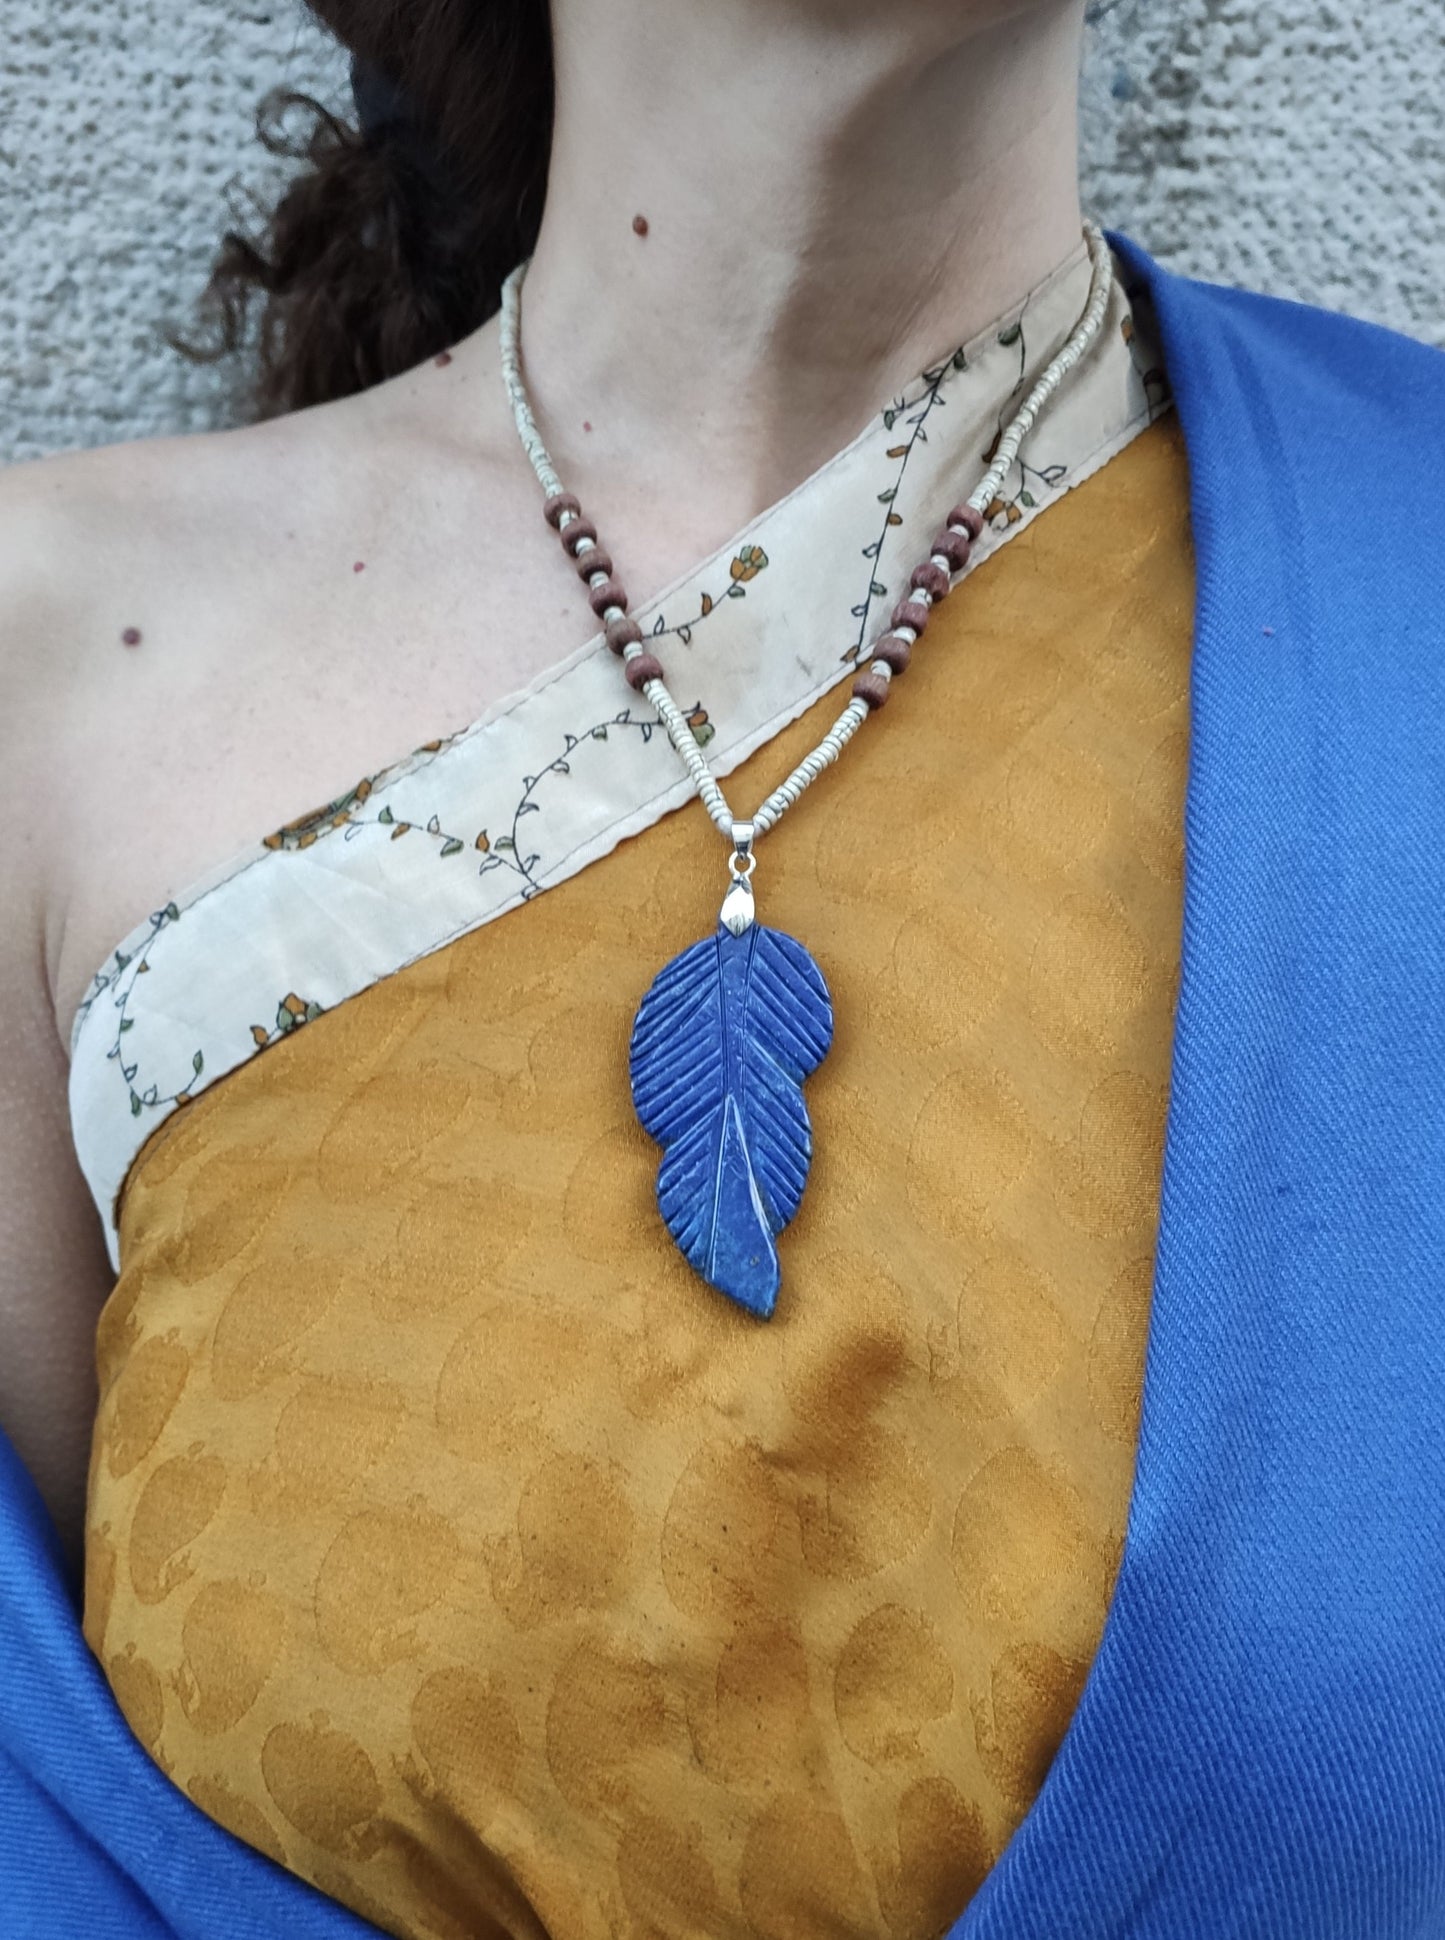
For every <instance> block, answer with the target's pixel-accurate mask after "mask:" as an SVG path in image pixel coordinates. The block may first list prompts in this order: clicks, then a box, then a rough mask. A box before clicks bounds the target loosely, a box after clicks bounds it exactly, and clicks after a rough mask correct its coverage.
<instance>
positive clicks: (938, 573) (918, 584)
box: [908, 546, 952, 600]
mask: <svg viewBox="0 0 1445 1940" xmlns="http://www.w3.org/2000/svg"><path fill="white" fill-rule="evenodd" d="M933 550H934V551H935V552H937V550H938V548H937V546H935V547H934V548H933ZM908 583H909V585H910V586H911V587H912V588H913V590H914V592H915V593H918V592H922V593H927V594H929V595H930V596H931V597H932V598H933V599H936V600H941V599H947V598H948V589H949V586H950V585H951V584H952V581H951V580H950V579H949V576H948V568H947V567H946V566H935V565H934V563H933V561H932V560H931V559H925V560H924V562H923V564H922V565H921V566H915V567H914V568H913V577H912V579H910V580H909V582H908Z"/></svg>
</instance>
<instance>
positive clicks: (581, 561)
mask: <svg viewBox="0 0 1445 1940" xmlns="http://www.w3.org/2000/svg"><path fill="white" fill-rule="evenodd" d="M576 563H577V576H578V578H579V579H590V578H591V577H592V575H593V573H606V574H607V575H608V576H609V578H610V577H611V573H612V554H611V553H610V552H609V551H608V550H607V548H606V546H589V547H588V548H587V550H586V552H579V553H578V555H577V562H576Z"/></svg>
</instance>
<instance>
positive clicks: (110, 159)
mask: <svg viewBox="0 0 1445 1940" xmlns="http://www.w3.org/2000/svg"><path fill="white" fill-rule="evenodd" d="M1091 13H1092V16H1093V18H1092V20H1091V24H1090V30H1089V43H1090V44H1089V56H1088V67H1087V72H1086V75H1085V84H1084V108H1085V115H1084V153H1085V174H1086V187H1087V194H1088V200H1089V204H1090V206H1091V208H1092V209H1093V210H1094V211H1095V212H1096V213H1097V214H1099V215H1100V216H1101V217H1102V218H1103V219H1104V220H1106V221H1108V222H1111V223H1115V224H1117V225H1119V226H1121V227H1124V228H1127V229H1128V230H1129V231H1130V232H1131V233H1132V234H1134V235H1135V236H1137V237H1138V238H1139V240H1140V241H1141V242H1144V243H1145V244H1146V245H1147V246H1149V247H1150V248H1151V249H1153V250H1154V252H1155V253H1156V254H1157V255H1159V256H1160V257H1161V258H1162V259H1163V260H1165V261H1166V262H1168V263H1170V264H1172V265H1174V266H1176V267H1178V268H1182V269H1187V270H1189V271H1192V272H1193V273H1195V274H1197V275H1202V276H1208V277H1212V278H1217V279H1220V280H1223V281H1228V282H1239V283H1246V284H1250V285H1253V286H1254V287H1256V288H1259V289H1267V290H1272V291H1275V292H1278V293H1280V294H1283V295H1289V296H1298V297H1302V298H1306V299H1308V300H1311V301H1315V302H1320V303H1325V304H1328V305H1330V306H1332V307H1335V308H1339V309H1347V310H1352V311H1354V312H1356V313H1357V314H1359V315H1362V316H1368V317H1373V318H1375V319H1377V320H1378V321H1380V322H1383V323H1389V324H1392V325H1394V326H1396V327H1397V328H1399V329H1403V330H1408V331H1411V332H1413V333H1414V334H1415V335H1417V336H1420V337H1424V338H1426V339H1428V340H1430V341H1432V342H1437V343H1445V121H1442V115H1441V100H1442V92H1445V8H1442V6H1441V4H1440V0H1371V4H1370V5H1369V6H1368V7H1364V8H1360V7H1355V8H1352V9H1350V10H1349V11H1345V10H1343V9H1340V8H1337V7H1334V6H1330V5H1323V4H1320V0H1095V4H1094V5H1093V7H1092V8H1091ZM280 80H287V81H290V82H292V83H294V84H296V85H300V86H305V87H309V88H311V89H313V90H314V91H316V92H318V93H320V94H322V95H323V97H328V96H329V97H331V98H340V96H341V92H342V88H343V80H344V68H343V65H342V63H341V62H340V60H339V59H338V58H337V56H336V53H335V51H334V50H333V49H332V48H330V47H329V46H328V45H327V43H326V42H325V41H324V40H323V38H322V36H321V35H320V34H319V32H318V31H317V30H316V29H315V28H314V27H313V26H311V25H310V24H309V22H308V20H307V19H306V18H305V17H304V16H303V14H302V13H301V11H300V8H299V5H298V4H297V0H248V4H247V5H246V6H244V7H238V6H236V5H235V4H234V0H186V4H185V5H184V7H177V6H176V5H175V4H174V0H108V4H107V5H106V6H105V7H104V8H97V7H95V6H93V5H92V4H89V0H86V4H82V0H6V6H5V10H4V18H3V21H0V269H3V276H0V460H4V459H13V458H22V457H31V456H34V455H37V454H39V453H42V452H45V451H51V450H55V449H58V448H61V447H65V446H73V445H86V444H99V443H104V442H109V441H112V440H115V439H121V438H129V437H136V436H141V435H144V434H147V433H151V432H157V431H168V430H180V429H195V428H200V427H203V426H206V425H210V424H214V423H219V422H224V421H226V419H227V418H228V417H229V416H231V415H234V403H233V400H232V398H231V397H230V396H229V395H228V389H227V386H228V381H229V380H228V378H227V376H226V375H225V374H224V373H221V372H218V371H215V370H197V369H195V368H192V367H190V366H188V365H186V364H185V363H183V362H182V360H181V359H179V358H178V357H177V356H176V355H175V354H174V353H173V352H171V351H170V350H168V349H167V348H166V347H165V345H164V344H163V343H161V342H160V340H159V338H158V336H157V331H156V325H157V323H158V321H162V320H165V319H167V318H170V319H180V318H183V317H184V316H185V314H186V306H187V304H188V302H189V300H190V298H191V297H192V296H193V295H194V293H195V291H196V290H197V289H198V288H199V287H200V285H201V284H202V283H203V281H204V278H205V271H206V267H207V263H208V259H209V255H210V252H211V249H212V248H213V245H214V242H215V240H216V237H217V235H218V233H219V231H220V228H221V227H222V225H223V223H224V221H225V220H226V212H227V208H228V202H231V203H233V202H234V201H235V199H236V197H237V196H238V195H240V194H242V193H243V192H244V191H245V190H246V189H247V188H252V189H257V190H260V191H263V192H264V190H265V189H266V187H267V186H268V183H271V182H273V181H274V175H273V174H272V173H271V171H272V169H273V167H274V165H273V164H271V163H269V162H268V160H267V158H266V157H265V155H264V154H263V153H262V151H261V150H260V149H259V147H258V146H257V145H256V143H255V141H254V139H253V108H254V104H255V102H256V101H257V99H258V98H259V97H260V95H261V94H262V93H263V92H264V91H265V89H266V88H267V87H269V86H270V85H272V84H273V83H275V82H277V81H280Z"/></svg>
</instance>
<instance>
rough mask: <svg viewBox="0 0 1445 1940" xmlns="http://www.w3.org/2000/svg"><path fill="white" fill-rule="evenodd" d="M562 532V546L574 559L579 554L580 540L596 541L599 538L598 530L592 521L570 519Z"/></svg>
mask: <svg viewBox="0 0 1445 1940" xmlns="http://www.w3.org/2000/svg"><path fill="white" fill-rule="evenodd" d="M561 532H562V544H563V545H564V546H565V547H566V548H567V550H568V552H570V553H572V554H573V555H574V557H575V555H576V552H577V545H578V542H579V540H582V539H595V538H596V537H597V528H596V526H595V525H593V523H592V521H591V519H569V520H568V521H567V523H566V525H564V526H563V527H562V528H561Z"/></svg>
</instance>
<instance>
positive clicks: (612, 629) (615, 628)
mask: <svg viewBox="0 0 1445 1940" xmlns="http://www.w3.org/2000/svg"><path fill="white" fill-rule="evenodd" d="M606 632H607V644H608V646H609V647H611V649H612V651H613V652H614V653H621V651H622V649H623V648H624V647H630V646H631V645H632V643H633V641H634V640H640V639H641V638H642V628H641V627H640V626H639V625H638V624H637V622H636V620H634V619H633V617H632V615H631V614H630V613H624V614H623V615H622V618H621V619H620V620H609V621H608V622H607V627H606Z"/></svg>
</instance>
